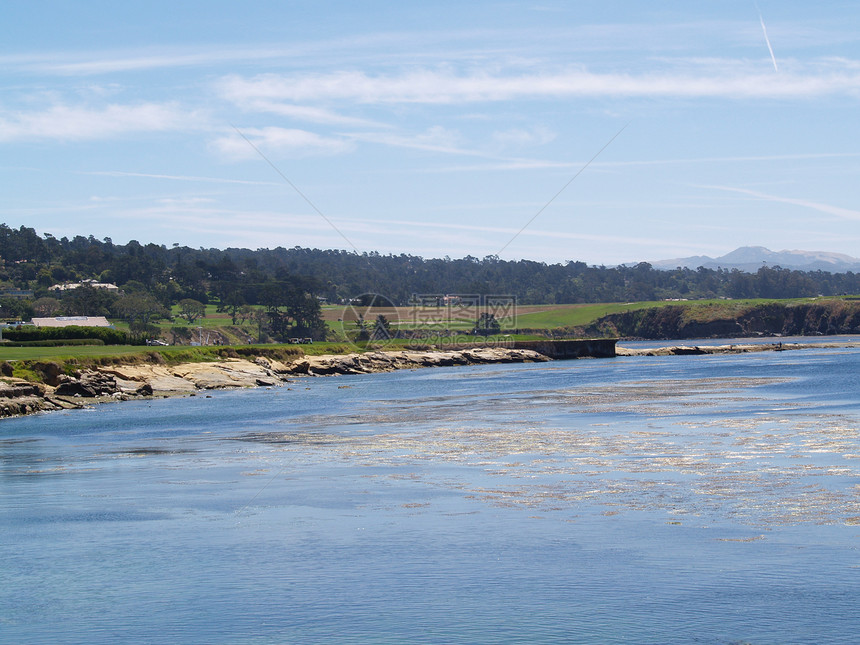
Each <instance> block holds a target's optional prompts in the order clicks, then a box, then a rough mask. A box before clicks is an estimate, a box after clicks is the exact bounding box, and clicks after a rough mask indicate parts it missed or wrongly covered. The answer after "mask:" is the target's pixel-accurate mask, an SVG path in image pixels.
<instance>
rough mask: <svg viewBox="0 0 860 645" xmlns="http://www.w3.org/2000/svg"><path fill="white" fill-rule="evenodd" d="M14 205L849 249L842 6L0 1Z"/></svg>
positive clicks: (858, 23)
mask: <svg viewBox="0 0 860 645" xmlns="http://www.w3.org/2000/svg"><path fill="white" fill-rule="evenodd" d="M0 87H2V91H0V190H2V193H0V194H2V199H0V222H5V223H6V224H7V225H9V226H12V227H14V228H18V227H19V226H22V225H23V226H27V227H32V228H34V229H36V230H37V231H38V232H39V233H40V234H46V233H50V234H52V235H54V236H57V237H62V236H68V237H72V236H75V235H84V236H89V235H93V236H95V237H96V238H98V239H103V238H105V237H110V238H111V239H112V240H113V241H114V242H115V243H126V242H128V241H129V240H131V239H135V240H138V241H140V242H142V243H148V242H155V243H157V244H164V245H167V246H171V245H173V244H180V245H187V246H190V247H194V248H199V247H205V248H213V247H214V248H227V247H244V248H252V249H256V248H274V247H277V246H283V247H288V248H289V247H295V246H301V247H310V248H321V249H346V250H349V251H357V252H361V253H364V252H378V253H381V254H401V253H407V254H412V255H420V256H423V257H425V258H438V257H445V256H449V257H451V258H460V257H464V256H473V257H478V258H484V257H486V256H491V255H497V256H498V257H500V258H501V259H505V260H517V259H530V260H537V261H544V262H567V261H571V260H573V261H582V262H586V263H588V264H593V265H613V264H618V263H624V262H635V261H648V260H662V259H669V258H678V257H686V256H693V255H710V256H719V255H723V254H725V253H728V252H729V251H732V250H734V249H735V248H737V247H740V246H765V247H768V248H770V249H772V250H783V249H800V250H807V251H829V252H837V253H845V254H848V255H851V256H855V257H856V256H858V255H860V199H858V198H860V189H858V185H860V182H858V177H860V118H858V116H860V3H857V2H853V1H851V0H845V1H827V0H824V1H822V2H814V3H813V2H809V1H808V0H803V1H800V0H797V1H796V0H780V1H779V2H777V1H776V0H758V2H757V3H756V2H754V1H752V0H750V1H746V0H719V1H718V0H711V1H703V0H688V1H684V2H681V1H675V0H665V1H663V0H654V1H652V2H643V1H641V0H603V1H601V2H596V1H588V2H584V1H567V2H561V1H554V0H537V1H535V2H518V1H511V2H484V1H481V0H477V1H470V2H463V1H462V0H461V1H458V2H451V1H448V0H442V1H431V2H409V1H406V2H399V3H395V2H363V1H361V0H357V1H352V2H288V1H284V2H251V3H237V2H225V1H219V0H209V1H207V2H194V1H187V2H175V1H171V2H161V1H158V0H149V1H148V2H146V3H117V2H113V1H111V2H100V1H88V2H77V1H72V0H69V1H59V0H44V1H40V2H13V1H7V2H3V3H0Z"/></svg>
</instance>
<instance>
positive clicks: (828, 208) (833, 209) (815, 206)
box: [699, 185, 860, 220]
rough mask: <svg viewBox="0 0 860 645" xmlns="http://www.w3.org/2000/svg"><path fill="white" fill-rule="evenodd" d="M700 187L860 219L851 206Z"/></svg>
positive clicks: (724, 187) (754, 192)
mask: <svg viewBox="0 0 860 645" xmlns="http://www.w3.org/2000/svg"><path fill="white" fill-rule="evenodd" d="M699 187H700V188H711V189H714V190H722V191H726V192H730V193H738V194H740V195H749V196H750V197H755V198H756V199H761V200H764V201H768V202H777V203H780V204H791V205H793V206H801V207H804V208H810V209H812V210H815V211H818V212H820V213H827V214H828V215H835V216H836V217H840V218H842V219H849V220H860V211H857V210H852V209H850V208H842V207H841V206H833V205H831V204H822V203H820V202H813V201H810V200H808V199H798V198H795V197H780V196H778V195H768V194H767V193H761V192H758V191H755V190H749V189H747V188H735V187H733V186H707V185H704V186H699Z"/></svg>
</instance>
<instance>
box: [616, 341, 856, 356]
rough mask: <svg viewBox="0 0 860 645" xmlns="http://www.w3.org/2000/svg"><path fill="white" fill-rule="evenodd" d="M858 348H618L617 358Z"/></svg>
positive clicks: (796, 345)
mask: <svg viewBox="0 0 860 645" xmlns="http://www.w3.org/2000/svg"><path fill="white" fill-rule="evenodd" d="M838 347H856V345H855V344H852V343H840V342H834V343H783V342H775V343H733V344H731V345H672V346H670V347H651V348H636V349H632V348H629V347H616V348H615V354H616V356H698V355H704V354H746V353H749V352H783V351H788V350H792V349H815V348H817V349H826V348H830V349H832V348H838Z"/></svg>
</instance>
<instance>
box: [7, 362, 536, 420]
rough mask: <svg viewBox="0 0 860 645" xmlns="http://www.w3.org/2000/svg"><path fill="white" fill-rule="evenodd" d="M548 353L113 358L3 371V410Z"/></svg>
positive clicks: (30, 410)
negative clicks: (66, 368) (79, 366)
mask: <svg viewBox="0 0 860 645" xmlns="http://www.w3.org/2000/svg"><path fill="white" fill-rule="evenodd" d="M550 360H552V359H551V358H549V357H547V356H545V355H543V354H541V353H539V352H536V351H534V350H530V349H513V348H504V347H480V348H469V349H461V350H448V351H445V350H442V351H439V350H427V351H418V350H400V351H388V352H387V351H373V352H366V353H352V354H323V355H320V356H301V357H296V358H295V360H292V361H290V362H283V361H280V360H275V359H272V358H268V357H265V356H255V357H253V358H252V357H249V358H226V359H223V360H220V361H212V362H196V363H179V364H177V365H172V366H167V365H158V364H152V363H142V364H141V363H128V364H119V365H108V366H101V367H95V368H91V369H86V370H82V371H80V372H78V373H76V374H75V375H74V376H67V375H65V374H55V375H53V376H52V377H51V378H49V379H48V380H49V383H47V384H46V383H34V382H31V381H26V380H23V379H16V378H11V377H7V378H4V379H2V381H0V418H3V417H16V416H24V415H29V414H36V413H39V412H52V411H58V410H73V409H82V408H87V407H90V406H91V405H93V404H96V403H107V402H115V401H128V400H133V399H141V398H151V397H163V398H167V397H171V396H194V395H196V394H197V393H198V392H201V391H206V390H216V389H238V388H250V387H273V386H279V385H283V384H284V383H291V382H293V379H294V378H300V377H310V376H332V375H347V374H373V373H378V372H392V371H395V370H401V369H420V368H425V367H449V366H455V365H490V364H494V363H536V362H546V361H550Z"/></svg>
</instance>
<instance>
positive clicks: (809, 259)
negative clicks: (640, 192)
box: [650, 246, 860, 273]
mask: <svg viewBox="0 0 860 645" xmlns="http://www.w3.org/2000/svg"><path fill="white" fill-rule="evenodd" d="M650 264H651V266H653V267H654V268H655V269H665V270H671V269H675V268H677V267H687V268H690V269H697V268H699V267H705V268H706V269H716V268H719V267H722V268H723V269H739V270H741V271H748V272H750V273H754V272H756V271H758V270H759V269H760V268H761V267H763V266H769V267H774V266H779V267H782V268H783V269H797V270H799V271H819V270H820V271H829V272H830V273H845V272H847V271H853V272H858V271H860V259H858V258H852V257H851V256H850V255H844V254H842V253H827V252H825V251H771V250H770V249H766V248H764V247H763V246H742V247H741V248H739V249H735V250H734V251H732V252H731V253H727V254H726V255H723V256H721V257H718V258H712V257H708V256H707V255H695V256H692V257H689V258H676V259H674V260H657V261H656V262H650Z"/></svg>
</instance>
